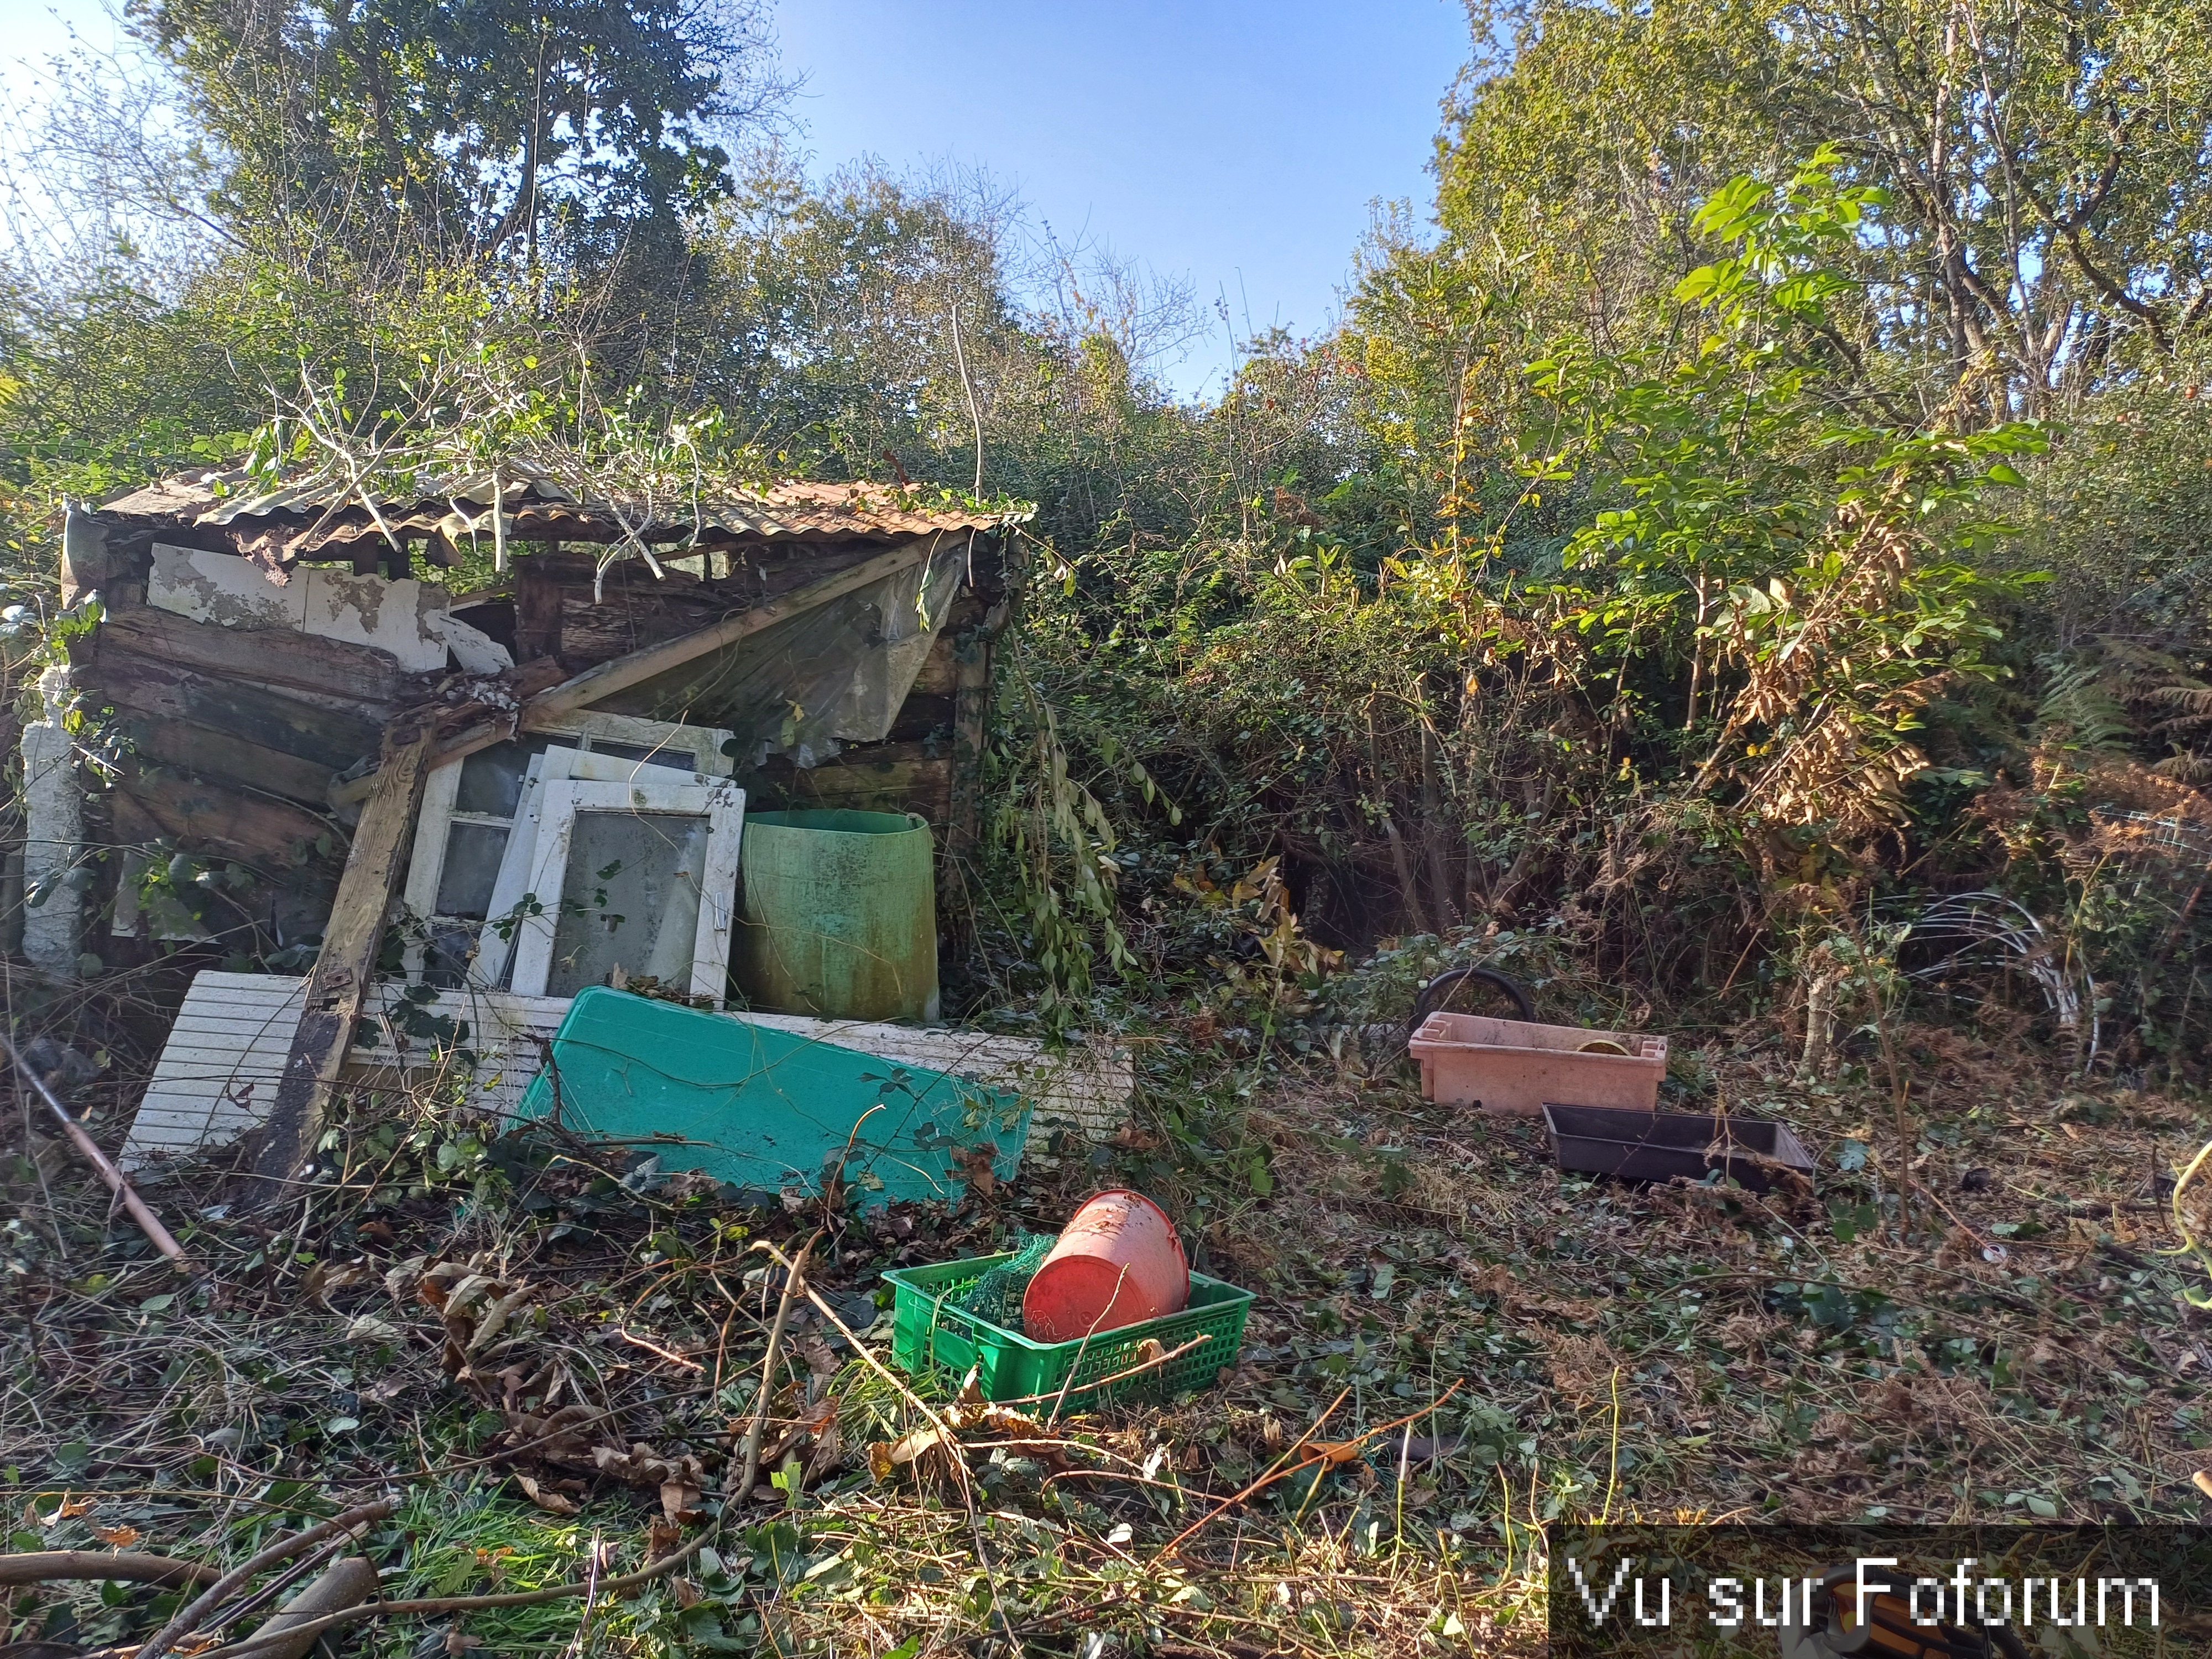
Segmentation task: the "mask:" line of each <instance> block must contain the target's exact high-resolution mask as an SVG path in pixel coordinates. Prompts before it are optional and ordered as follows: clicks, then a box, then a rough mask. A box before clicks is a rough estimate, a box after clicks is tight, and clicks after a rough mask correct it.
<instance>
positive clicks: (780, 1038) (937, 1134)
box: [516, 985, 1030, 1208]
mask: <svg viewBox="0 0 2212 1659" xmlns="http://www.w3.org/2000/svg"><path fill="white" fill-rule="evenodd" d="M552 1059H553V1063H552V1065H551V1066H548V1067H546V1068H545V1069H544V1070H542V1071H540V1072H539V1073H538V1075H537V1077H536V1078H534V1079H532V1082H531V1085H530V1087H529V1088H528V1090H526V1091H525V1092H524V1094H523V1097H522V1100H521V1102H520V1105H519V1106H518V1107H517V1109H516V1110H517V1113H518V1115H520V1116H522V1117H526V1118H544V1117H550V1116H551V1115H552V1114H553V1111H554V1109H555V1106H556V1100H557V1103H558V1106H559V1109H560V1114H561V1121H562V1124H563V1125H564V1126H565V1127H568V1128H569V1129H571V1130H574V1132H576V1133H579V1134H582V1135H586V1136H595V1137H600V1138H604V1139H611V1140H621V1141H626V1142H629V1143H630V1144H632V1145H635V1146H640V1147H641V1148H642V1149H644V1150H647V1151H651V1152H654V1153H655V1154H656V1155H657V1156H658V1157H659V1159H660V1164H661V1167H662V1168H663V1169H664V1170H701V1171H703V1172H704V1173H706V1174H708V1175H710V1176H714V1178H715V1179H716V1180H718V1181H724V1182H728V1183H729V1184H730V1185H732V1186H733V1187H737V1188H741V1189H744V1190H749V1191H754V1192H766V1193H781V1192H791V1191H798V1192H805V1193H818V1192H820V1191H821V1190H822V1183H823V1171H824V1170H825V1169H827V1168H832V1167H835V1168H837V1169H839V1170H841V1171H842V1180H843V1181H844V1182H845V1183H846V1185H847V1187H848V1188H849V1189H850V1191H851V1194H852V1196H853V1197H854V1200H856V1201H857V1202H858V1203H859V1204H860V1206H861V1207H863V1208H878V1207H880V1206H882V1205H883V1204H884V1202H886V1201H888V1200H891V1199H906V1200H914V1201H916V1202H928V1201H930V1200H937V1201H939V1202H943V1201H945V1200H951V1199H955V1198H957V1197H959V1196H961V1195H962V1194H963V1193H964V1192H965V1191H966V1190H967V1178H966V1176H964V1175H963V1173H962V1172H961V1169H960V1166H959V1164H958V1163H957V1159H958V1158H959V1157H960V1155H961V1154H962V1153H963V1152H972V1151H974V1150H977V1149H980V1148H981V1147H983V1146H989V1147H991V1148H992V1152H993V1155H992V1169H993V1170H994V1173H995V1174H996V1175H997V1176H998V1178H999V1179H1000V1180H1001V1181H1011V1180H1012V1179H1013V1177H1014V1176H1015V1175H1016V1174H1017V1173H1018V1170H1019V1169H1020V1164H1021V1153H1022V1143H1023V1141H1024V1139H1025V1138H1026V1137H1027V1136H1028V1133H1029V1121H1030V1108H1029V1103H1027V1102H1026V1101H1024V1100H1023V1099H1022V1098H1021V1097H1019V1096H1018V1095H1012V1094H1007V1093H1005V1092H1002V1091H999V1090H995V1089H990V1088H986V1087H985V1086H983V1085H981V1084H977V1083H974V1082H970V1081H969V1080H968V1079H965V1078H959V1077H954V1076H952V1075H951V1074H950V1073H945V1072H932V1071H927V1070H924V1069H923V1068H921V1067H920V1066H902V1065H899V1064H897V1063H896V1062H894V1061H891V1060H883V1059H879V1058H878V1057H877V1056H876V1055H874V1054H861V1053H860V1052H859V1051H857V1050H856V1049H852V1048H839V1047H838V1046H837V1045H836V1043H833V1042H818V1041H816V1040H812V1039H810V1038H807V1037H802V1036H794V1035H793V1034H792V1033H790V1032H787V1031H777V1030H770V1029H769V1028H768V1027H767V1026H764V1025H755V1024H751V1023H750V1021H748V1020H747V1019H745V1018H744V1016H743V1015H741V1014H712V1013H706V1012H702V1011H700V1010H698V1009H696V1008H686V1007H684V1006H680V1005H678V1004H677V1003H673V1002H661V1001H659V1000H654V999H652V998H648V997H641V996H634V995H632V994H630V993H629V992H627V991H616V990H611V989H609V988H608V987H605V986H603V985H602V986H593V987H591V988H590V989H588V990H585V991H581V992H579V993H578V994H577V995H576V1000H575V1001H574V1003H573V1004H572V1005H571V1006H570V1007H569V1009H568V1015H567V1017H566V1018H563V1019H562V1022H561V1029H560V1030H558V1031H556V1032H555V1033H554V1034H553V1044H552ZM556 1085H557V1086H556ZM877 1107H881V1108H882V1110H880V1111H878V1110H876V1109H875V1108H877ZM655 1138H659V1144H658V1145H653V1144H651V1143H653V1141H654V1139H655ZM848 1147H849V1151H848Z"/></svg>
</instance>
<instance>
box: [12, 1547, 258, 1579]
mask: <svg viewBox="0 0 2212 1659" xmlns="http://www.w3.org/2000/svg"><path fill="white" fill-rule="evenodd" d="M219 1577H222V1573H221V1572H220V1571H218V1570H217V1569H216V1568H214V1567H210V1566H204V1565H202V1564H200V1563H199V1562H197V1561H179V1559H176V1557H174V1556H172V1555H111V1554H109V1553H106V1552H104V1551H101V1550H36V1551H33V1552H32V1553H29V1554H27V1555H0V1584H56V1583H64V1582H69V1581H73V1580H79V1581H81V1580H88V1579H100V1580H106V1579H114V1580H117V1581H118V1582H121V1583H131V1584H211V1583H214V1582H215V1581H216V1579H217V1578H219Z"/></svg>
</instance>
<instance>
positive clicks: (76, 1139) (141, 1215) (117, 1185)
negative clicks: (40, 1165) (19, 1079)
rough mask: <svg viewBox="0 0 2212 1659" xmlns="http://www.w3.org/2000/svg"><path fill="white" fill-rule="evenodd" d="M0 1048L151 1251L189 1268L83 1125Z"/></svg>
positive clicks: (2, 1040)
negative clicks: (128, 1214) (149, 1243)
mask: <svg viewBox="0 0 2212 1659" xmlns="http://www.w3.org/2000/svg"><path fill="white" fill-rule="evenodd" d="M0 1048H4V1049H5V1050H7V1053H8V1058H9V1060H11V1061H12V1062H13V1063H14V1065H15V1069H16V1070H17V1071H18V1072H20V1073H22V1075H23V1077H24V1079H26V1080H27V1082H28V1083H29V1084H30V1085H31V1086H32V1087H33V1089H35V1090H37V1091H39V1097H40V1099H42V1100H44V1101H45V1102H46V1109H47V1110H49V1111H51V1112H52V1114H53V1115H54V1116H55V1117H56V1118H57V1119H58V1120H59V1121H60V1123H61V1126H62V1133H64V1134H66V1135H67V1136H68V1137H69V1138H70V1143H71V1144H72V1145H74V1146H76V1149H77V1151H79V1152H82V1153H83V1154H84V1156H85V1159H86V1161H87V1162H88V1163H89V1164H91V1165H92V1167H93V1168H94V1169H95V1170H99V1171H100V1179H101V1180H102V1181H104V1182H106V1183H107V1186H108V1190H109V1191H111V1192H112V1193H113V1194H115V1195H116V1197H117V1198H118V1199H120V1200H122V1201H123V1207H124V1208H125V1210H127V1211H129V1212H131V1219H132V1220H133V1221H135V1222H137V1224H138V1231H141V1232H143V1233H144V1234H145V1235H146V1237H148V1238H149V1239H151V1240H153V1241H154V1248H155V1249H157V1250H159V1251H160V1252H161V1254H162V1255H166V1256H167V1257H168V1258H169V1260H170V1261H173V1262H175V1263H176V1264H177V1265H178V1266H179V1267H189V1266H191V1263H190V1261H187V1260H186V1258H185V1250H184V1246H182V1245H181V1244H179V1243H177V1241H176V1239H175V1238H174V1237H172V1236H171V1234H170V1232H169V1230H168V1229H167V1227H164V1226H163V1225H161V1217H159V1216H157V1215H155V1213H154V1212H153V1211H151V1210H149V1209H148V1208H147V1207H146V1200H144V1199H143V1198H141V1197H139V1196H138V1189H137V1188H135V1187H133V1186H132V1185H131V1183H130V1182H128V1181H126V1180H125V1179H124V1177H123V1171H122V1170H118V1169H117V1168H116V1167H115V1165H114V1164H111V1163H110V1162H108V1158H107V1154H106V1152H101V1151H100V1148H99V1146H97V1145H96V1144H95V1143H94V1140H93V1138H92V1137H91V1136H90V1135H88V1134H87V1133H85V1128H84V1125H82V1123H80V1122H78V1121H76V1118H75V1117H74V1116H73V1115H71V1114H70V1109H69V1108H68V1107H66V1106H64V1105H63V1104H62V1103H61V1097H59V1096H58V1095H57V1094H55V1093H54V1091H52V1089H50V1088H48V1087H47V1086H46V1079H44V1078H42V1077H40V1075H39V1074H38V1073H36V1072H34V1071H33V1070H32V1069H31V1066H30V1062H29V1061H27V1060H25V1059H24V1058H23V1056H22V1055H21V1054H18V1053H17V1052H16V1051H15V1044H14V1043H12V1042H9V1040H8V1039H7V1038H6V1037H5V1036H0Z"/></svg>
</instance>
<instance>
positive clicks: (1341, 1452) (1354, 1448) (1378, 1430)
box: [1152, 1383, 1460, 1563]
mask: <svg viewBox="0 0 2212 1659" xmlns="http://www.w3.org/2000/svg"><path fill="white" fill-rule="evenodd" d="M1459 1390H1460V1384H1459V1383H1453V1384H1452V1385H1451V1387H1449V1389H1445V1390H1444V1391H1443V1393H1442V1394H1440V1395H1437V1397H1436V1398H1435V1399H1434V1400H1431V1401H1429V1403H1428V1404H1427V1405H1425V1406H1424V1407H1421V1408H1420V1410H1419V1411H1417V1412H1407V1413H1406V1414H1405V1415H1404V1416H1403V1417H1400V1418H1395V1419H1392V1420H1391V1421H1389V1422H1388V1423H1383V1424H1378V1425H1376V1426H1375V1427H1374V1428H1371V1429H1369V1430H1367V1431H1365V1432H1364V1433H1362V1434H1356V1435H1354V1436H1353V1437H1352V1438H1351V1439H1349V1440H1332V1441H1326V1442H1322V1443H1318V1444H1317V1445H1316V1447H1315V1451H1316V1455H1315V1456H1312V1457H1308V1458H1304V1459H1302V1460H1301V1461H1300V1462H1297V1463H1294V1464H1292V1465H1291V1467H1290V1468H1280V1467H1278V1468H1272V1469H1269V1470H1268V1471H1267V1473H1266V1474H1262V1475H1261V1477H1260V1478H1259V1479H1258V1480H1255V1481H1254V1482H1253V1483H1252V1484H1251V1485H1250V1486H1247V1487H1245V1488H1244V1490H1243V1491H1242V1492H1238V1493H1237V1495H1236V1496H1235V1497H1234V1498H1225V1499H1223V1500H1222V1501H1221V1502H1220V1503H1219V1504H1216V1505H1215V1506H1214V1508H1213V1509H1212V1510H1210V1511H1209V1512H1207V1513H1206V1515H1204V1516H1200V1518H1199V1519H1198V1520H1196V1521H1194V1522H1192V1523H1191V1524H1190V1525H1189V1526H1188V1527H1186V1528H1183V1529H1182V1531H1181V1532H1180V1533H1177V1534H1176V1535H1175V1536H1174V1537H1173V1538H1171V1539H1170V1540H1169V1541H1168V1542H1167V1543H1166V1544H1165V1545H1164V1547H1162V1548H1161V1550H1160V1553H1158V1555H1156V1556H1154V1557H1153V1558H1152V1559H1153V1560H1154V1561H1155V1562H1156V1563H1157V1562H1160V1561H1164V1560H1166V1559H1167V1558H1168V1557H1169V1556H1170V1555H1173V1554H1174V1553H1176V1551H1177V1550H1179V1549H1181V1548H1182V1547H1183V1545H1184V1544H1186V1543H1188V1541H1190V1540H1191V1539H1192V1538H1193V1537H1194V1536H1195V1535H1196V1534H1199V1533H1200V1532H1202V1531H1204V1530H1205V1529H1206V1528H1207V1527H1209V1526H1211V1525H1212V1524H1213V1522H1215V1521H1216V1520H1217V1519H1218V1518H1219V1517H1220V1516H1223V1515H1225V1514H1226V1513H1227V1512H1228V1511H1229V1510H1232V1509H1234V1508H1235V1507H1236V1506H1237V1504H1241V1503H1243V1501H1244V1500H1245V1499H1246V1498H1249V1497H1251V1496H1252V1495H1253V1493H1255V1492H1260V1491H1262V1490H1263V1489H1265V1488H1266V1487H1268V1486H1273V1485H1274V1484H1275V1482H1276V1481H1278V1480H1289V1479H1290V1478H1291V1476H1292V1475H1294V1474H1297V1473H1299V1472H1300V1471H1301V1470H1304V1469H1310V1468H1320V1467H1322V1466H1323V1465H1327V1464H1333V1463H1349V1462H1351V1461H1352V1459H1353V1458H1354V1457H1355V1456H1357V1455H1358V1451H1359V1449H1360V1447H1362V1446H1364V1445H1365V1444H1366V1443H1368V1442H1369V1441H1370V1440H1372V1439H1374V1438H1375V1437H1376V1436H1377V1435H1383V1434H1388V1433H1389V1432H1390V1431H1391V1430H1393V1429H1399V1428H1403V1427H1404V1426H1405V1425H1407V1424H1408V1423H1414V1422H1418V1421H1419V1420H1420V1419H1422V1418H1424V1417H1426V1416H1428V1415H1429V1414H1430V1413H1432V1412H1434V1411H1436V1410H1437V1408H1438V1407H1441V1406H1442V1405H1443V1403H1444V1401H1447V1400H1449V1399H1450V1398H1451V1397H1452V1396H1453V1395H1455V1394H1457V1393H1458V1392H1459ZM1351 1392H1352V1390H1351V1389H1346V1390H1345V1391H1344V1394H1340V1395H1337V1397H1336V1398H1335V1399H1334V1400H1333V1401H1330V1402H1329V1405H1328V1411H1324V1412H1323V1413H1322V1414H1321V1415H1320V1416H1319V1417H1316V1419H1314V1421H1313V1428H1310V1429H1308V1430H1307V1431H1305V1432H1304V1434H1302V1435H1300V1436H1299V1437H1297V1440H1295V1441H1293V1442H1292V1443H1291V1448H1290V1449H1289V1450H1288V1451H1286V1452H1285V1453H1284V1454H1283V1456H1284V1457H1289V1456H1291V1455H1293V1454H1295V1453H1296V1452H1297V1449H1298V1448H1299V1447H1301V1446H1303V1445H1304V1444H1305V1443H1307V1442H1308V1441H1309V1440H1311V1439H1312V1438H1313V1436H1314V1431H1315V1430H1316V1429H1318V1428H1320V1427H1321V1425H1322V1424H1323V1423H1324V1422H1326V1421H1327V1420H1328V1415H1329V1413H1330V1412H1334V1410H1335V1409H1336V1408H1337V1407H1339V1406H1340V1405H1342V1404H1343V1403H1344V1397H1345V1395H1348V1394H1350V1393H1351ZM1277 1462H1278V1464H1279V1463H1280V1462H1281V1460H1280V1459H1278V1460H1277Z"/></svg>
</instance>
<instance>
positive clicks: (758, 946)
mask: <svg viewBox="0 0 2212 1659" xmlns="http://www.w3.org/2000/svg"><path fill="white" fill-rule="evenodd" d="M738 889H739V894H740V896H739V898H738V926H737V930H736V934H735V937H734V938H733V939H732V941H731V958H732V969H733V971H734V973H735V975H736V978H737V982H738V989H739V990H740V991H741V992H743V993H744V999H745V1002H746V1004H747V1006H750V1007H754V1008H758V1009H761V1010H763V1012H768V1013H775V1014H813V1015H816V1016H817V1017H819V1018H823V1019H883V1020H915V1021H924V1022H927V1021H932V1020H934V1019H936V1018H937V1017H938V999H937V864H936V850H935V848H934V846H933V842H932V841H931V839H930V834H929V824H928V823H927V821H926V820H925V819H923V818H922V817H920V816H918V815H916V814H914V813H905V814H901V813H896V812H854V811H808V812H750V813H748V814H746V816H745V829H744V842H743V844H742V847H741V848H740V851H739V854H738Z"/></svg>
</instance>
